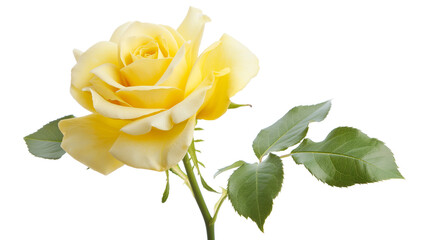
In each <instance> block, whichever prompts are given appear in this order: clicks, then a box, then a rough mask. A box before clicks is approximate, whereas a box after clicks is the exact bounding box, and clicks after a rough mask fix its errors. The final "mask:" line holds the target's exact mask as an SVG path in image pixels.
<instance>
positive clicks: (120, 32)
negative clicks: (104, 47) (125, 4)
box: [110, 22, 133, 43]
mask: <svg viewBox="0 0 429 240" xmlns="http://www.w3.org/2000/svg"><path fill="white" fill-rule="evenodd" d="M131 24H133V22H126V23H124V24H122V25H121V26H119V27H118V28H117V29H116V30H115V31H114V32H113V34H112V37H111V38H110V42H115V43H119V42H120V41H121V39H122V35H123V34H124V32H125V31H126V30H127V29H128V27H130V25H131Z"/></svg>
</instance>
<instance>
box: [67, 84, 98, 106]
mask: <svg viewBox="0 0 429 240" xmlns="http://www.w3.org/2000/svg"><path fill="white" fill-rule="evenodd" d="M70 93H71V95H72V97H73V98H74V99H76V101H77V102H78V103H79V104H80V105H81V106H82V107H84V108H86V109H87V110H88V111H90V112H95V109H94V104H93V103H92V96H91V93H90V92H86V91H82V90H81V89H77V88H76V87H75V86H73V85H71V86H70Z"/></svg>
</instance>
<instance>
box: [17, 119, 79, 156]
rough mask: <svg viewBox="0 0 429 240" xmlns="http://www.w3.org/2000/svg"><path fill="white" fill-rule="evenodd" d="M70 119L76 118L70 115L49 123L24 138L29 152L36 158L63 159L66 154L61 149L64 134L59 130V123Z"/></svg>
mask: <svg viewBox="0 0 429 240" xmlns="http://www.w3.org/2000/svg"><path fill="white" fill-rule="evenodd" d="M68 118H74V116H73V115H68V116H65V117H62V118H59V119H57V120H54V121H52V122H49V123H48V124H46V125H45V126H43V127H42V128H40V129H39V130H37V131H36V132H35V133H32V134H30V135H28V136H26V137H24V141H25V143H26V144H27V147H28V151H29V152H30V153H31V154H33V155H34V156H36V157H41V158H47V159H59V158H61V157H62V156H63V155H64V153H66V152H65V151H64V150H63V149H62V148H61V142H62V140H63V134H62V133H61V131H60V129H59V128H58V122H59V121H61V120H63V119H68Z"/></svg>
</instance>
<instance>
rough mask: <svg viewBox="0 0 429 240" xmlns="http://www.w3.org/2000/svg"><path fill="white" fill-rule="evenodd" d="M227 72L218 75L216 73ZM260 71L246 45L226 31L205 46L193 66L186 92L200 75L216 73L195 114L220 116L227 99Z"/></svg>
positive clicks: (203, 77) (208, 116)
mask: <svg viewBox="0 0 429 240" xmlns="http://www.w3.org/2000/svg"><path fill="white" fill-rule="evenodd" d="M225 69H228V72H229V73H228V74H221V75H222V76H219V75H217V74H216V73H222V72H223V73H225V72H224V71H225ZM258 71H259V65H258V59H257V58H256V56H255V55H254V54H253V53H252V52H250V51H249V50H248V49H247V48H246V47H245V46H243V45H242V44H241V43H239V42H238V41H237V40H235V39H233V38H232V37H230V36H228V35H223V36H222V38H221V39H220V41H219V42H217V43H215V44H213V45H212V46H211V47H209V48H208V50H206V51H205V52H204V53H203V54H201V56H200V58H199V59H198V60H197V62H196V64H195V66H194V67H193V69H192V71H191V73H190V76H189V81H188V85H187V86H186V90H185V96H186V95H187V94H189V93H190V92H192V91H193V89H195V88H196V87H197V86H198V84H199V82H201V81H202V79H205V78H206V76H208V75H210V74H215V76H216V75H217V76H216V77H215V81H214V86H213V87H212V89H211V90H210V91H212V92H213V93H210V94H209V95H210V96H208V97H207V99H206V100H205V103H204V105H203V107H202V109H200V113H199V115H197V118H202V119H207V120H212V119H216V118H218V117H220V116H221V115H222V114H223V113H224V112H225V111H226V109H227V108H228V105H229V100H228V101H227V100H226V99H229V98H231V97H232V96H234V95H235V94H236V93H237V92H238V91H240V90H241V89H243V88H244V87H245V86H246V85H247V83H248V82H249V81H250V79H251V78H253V77H254V76H256V74H257V73H258Z"/></svg>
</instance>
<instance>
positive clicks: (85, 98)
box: [70, 42, 119, 111]
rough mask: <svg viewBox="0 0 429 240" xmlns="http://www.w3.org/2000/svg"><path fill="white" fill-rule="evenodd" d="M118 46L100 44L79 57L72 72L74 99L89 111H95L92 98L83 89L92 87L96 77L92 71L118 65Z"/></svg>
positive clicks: (105, 43)
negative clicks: (106, 65)
mask: <svg viewBox="0 0 429 240" xmlns="http://www.w3.org/2000/svg"><path fill="white" fill-rule="evenodd" d="M118 58H119V57H118V46H117V44H115V43H111V42H99V43H97V44H95V45H94V46H92V47H91V48H89V49H88V50H87V51H86V52H84V53H82V55H80V56H79V58H78V60H77V63H76V65H75V66H74V67H73V69H72V72H71V87H70V92H71V94H72V96H73V97H74V99H76V101H77V102H78V103H79V104H80V105H82V106H83V107H84V108H86V109H88V110H89V111H94V108H93V107H92V102H91V101H92V100H91V96H90V94H89V93H87V92H82V89H83V88H85V87H88V86H89V85H90V83H89V81H90V80H91V79H92V78H93V77H94V74H93V73H91V70H92V69H94V68H96V67H98V66H100V65H102V64H105V63H111V64H114V65H117V64H118Z"/></svg>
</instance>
